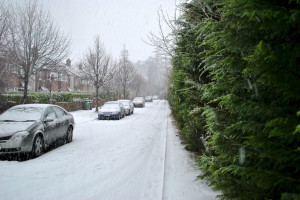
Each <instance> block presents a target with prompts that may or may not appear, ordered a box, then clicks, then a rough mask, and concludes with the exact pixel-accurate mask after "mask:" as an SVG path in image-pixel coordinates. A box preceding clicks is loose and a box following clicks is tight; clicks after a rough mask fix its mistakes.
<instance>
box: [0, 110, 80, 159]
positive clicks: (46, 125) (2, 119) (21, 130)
mask: <svg viewBox="0 0 300 200" xmlns="http://www.w3.org/2000/svg"><path fill="white" fill-rule="evenodd" d="M73 129H74V118H73V116H72V115H71V114H70V113H68V112H67V111H66V110H65V109H63V108H62V107H59V106H56V105H51V104H24V105H18V106H14V107H12V108H10V109H8V110H7V111H6V112H4V113H3V114H1V115H0V155H4V154H12V153H14V154H15V153H29V154H30V155H31V156H32V157H38V156H40V155H41V154H42V153H43V151H44V150H45V149H46V148H47V147H49V146H50V145H51V144H52V143H54V142H55V141H57V140H58V139H63V140H65V142H66V143H69V142H72V139H73Z"/></svg>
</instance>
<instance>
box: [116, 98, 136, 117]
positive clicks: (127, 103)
mask: <svg viewBox="0 0 300 200" xmlns="http://www.w3.org/2000/svg"><path fill="white" fill-rule="evenodd" d="M118 101H119V102H121V103H122V104H123V105H124V108H125V113H126V115H131V114H133V112H134V105H133V103H132V101H131V100H126V99H120V100H118Z"/></svg>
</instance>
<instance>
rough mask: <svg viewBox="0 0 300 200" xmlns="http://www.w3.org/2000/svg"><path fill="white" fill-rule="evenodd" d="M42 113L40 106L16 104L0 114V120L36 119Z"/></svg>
mask: <svg viewBox="0 0 300 200" xmlns="http://www.w3.org/2000/svg"><path fill="white" fill-rule="evenodd" d="M42 113H43V109H42V108H37V107H26V106H25V107H22V106H17V107H13V108H10V109H9V110H7V111H6V112H5V113H3V114H2V115H0V120H15V121H24V120H38V119H40V118H41V116H42Z"/></svg>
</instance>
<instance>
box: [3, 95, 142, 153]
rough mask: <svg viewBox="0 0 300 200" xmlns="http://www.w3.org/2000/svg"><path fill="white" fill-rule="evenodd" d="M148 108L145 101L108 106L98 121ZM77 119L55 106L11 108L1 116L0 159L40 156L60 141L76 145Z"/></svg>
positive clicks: (120, 101) (125, 101)
mask: <svg viewBox="0 0 300 200" xmlns="http://www.w3.org/2000/svg"><path fill="white" fill-rule="evenodd" d="M134 107H145V99H144V98H143V97H136V98H134V99H133V101H131V100H118V101H109V102H106V103H105V104H104V105H103V106H102V107H101V109H100V110H99V113H98V119H121V118H123V117H125V116H126V115H131V114H133V113H134ZM73 130H74V118H73V116H72V114H71V113H69V112H68V111H66V110H65V109H64V108H62V107H60V106H57V105H53V104H24V105H17V106H14V107H11V108H10V109H8V110H7V111H5V112H4V113H2V114H1V115H0V156H1V155H7V154H20V153H26V154H29V155H30V156H31V157H38V156H40V155H41V154H42V153H43V152H44V150H45V149H46V148H48V147H49V146H51V145H52V144H53V143H55V142H56V141H57V140H59V139H62V140H64V141H65V143H70V142H72V139H73Z"/></svg>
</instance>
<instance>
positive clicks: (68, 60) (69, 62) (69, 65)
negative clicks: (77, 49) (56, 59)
mask: <svg viewBox="0 0 300 200" xmlns="http://www.w3.org/2000/svg"><path fill="white" fill-rule="evenodd" d="M66 64H67V66H68V67H71V60H70V58H68V59H67V62H66Z"/></svg>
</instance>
